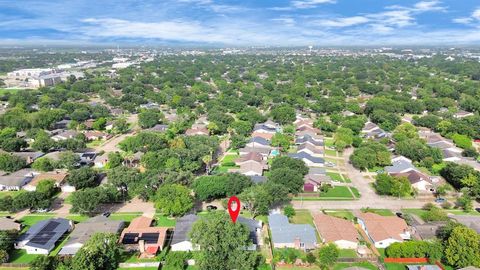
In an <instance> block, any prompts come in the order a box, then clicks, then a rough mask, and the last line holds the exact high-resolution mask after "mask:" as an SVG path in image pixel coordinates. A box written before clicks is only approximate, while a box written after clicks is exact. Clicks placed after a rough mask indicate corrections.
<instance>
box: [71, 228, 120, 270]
mask: <svg viewBox="0 0 480 270" xmlns="http://www.w3.org/2000/svg"><path fill="white" fill-rule="evenodd" d="M121 252H122V249H121V248H120V246H119V244H118V237H117V236H116V235H115V234H111V233H95V234H94V235H92V237H90V239H89V240H88V241H87V242H86V243H85V244H84V245H83V247H82V248H81V249H80V250H79V251H78V252H77V254H75V257H73V260H72V270H96V269H103V270H116V269H117V268H118V264H119V263H120V259H121V256H120V255H121Z"/></svg>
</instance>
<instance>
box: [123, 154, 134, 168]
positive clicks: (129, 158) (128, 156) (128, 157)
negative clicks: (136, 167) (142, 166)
mask: <svg viewBox="0 0 480 270" xmlns="http://www.w3.org/2000/svg"><path fill="white" fill-rule="evenodd" d="M134 158H135V154H134V153H133V152H132V151H127V152H125V153H123V160H124V164H123V165H124V166H127V167H130V166H131V165H132V161H133V159H134Z"/></svg>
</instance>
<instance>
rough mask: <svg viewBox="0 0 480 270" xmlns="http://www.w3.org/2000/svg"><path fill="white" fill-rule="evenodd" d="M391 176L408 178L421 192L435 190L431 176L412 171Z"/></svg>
mask: <svg viewBox="0 0 480 270" xmlns="http://www.w3.org/2000/svg"><path fill="white" fill-rule="evenodd" d="M390 175H391V176H395V177H406V178H407V179H408V181H410V184H412V187H413V188H415V189H416V190H419V191H429V190H432V189H433V188H434V187H433V181H432V179H431V178H430V176H428V175H426V174H424V173H422V172H419V171H417V170H410V171H407V172H403V173H391V174H390Z"/></svg>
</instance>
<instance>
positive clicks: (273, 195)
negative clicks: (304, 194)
mask: <svg viewBox="0 0 480 270" xmlns="http://www.w3.org/2000/svg"><path fill="white" fill-rule="evenodd" d="M239 198H240V200H241V201H242V203H243V205H244V206H245V207H246V209H248V210H249V211H250V212H251V213H252V215H253V216H254V217H256V216H258V215H268V211H269V210H270V207H272V206H274V205H279V204H282V203H284V202H286V201H288V189H287V188H286V187H284V186H282V185H279V184H274V183H271V182H268V183H265V184H260V185H254V186H251V187H249V188H247V189H245V190H244V191H243V192H242V194H240V196H239Z"/></svg>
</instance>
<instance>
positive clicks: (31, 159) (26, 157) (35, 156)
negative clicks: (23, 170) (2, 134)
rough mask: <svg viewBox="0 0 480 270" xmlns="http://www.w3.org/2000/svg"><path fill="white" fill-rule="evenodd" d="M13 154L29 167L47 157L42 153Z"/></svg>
mask: <svg viewBox="0 0 480 270" xmlns="http://www.w3.org/2000/svg"><path fill="white" fill-rule="evenodd" d="M11 154H12V155H14V156H17V157H20V158H23V159H24V160H25V162H26V164H27V165H30V164H32V163H33V162H34V161H35V160H37V159H38V158H40V157H42V156H43V155H45V154H44V153H42V152H12V153H11Z"/></svg>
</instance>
